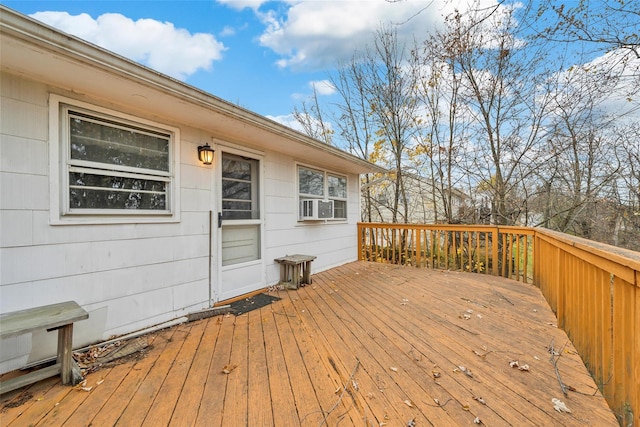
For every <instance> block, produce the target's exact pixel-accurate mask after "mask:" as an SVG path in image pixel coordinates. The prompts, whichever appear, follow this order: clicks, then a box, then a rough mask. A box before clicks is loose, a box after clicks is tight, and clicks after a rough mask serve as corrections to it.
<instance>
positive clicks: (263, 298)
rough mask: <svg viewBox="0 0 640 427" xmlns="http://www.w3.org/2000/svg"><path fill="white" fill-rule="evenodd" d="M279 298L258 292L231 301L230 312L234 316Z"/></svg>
mask: <svg viewBox="0 0 640 427" xmlns="http://www.w3.org/2000/svg"><path fill="white" fill-rule="evenodd" d="M278 300H280V298H278V297H274V296H271V295H267V294H258V295H255V296H252V297H249V298H245V299H241V300H239V301H236V302H232V303H231V312H232V313H233V314H235V315H236V316H240V315H241V314H244V313H248V312H250V311H251V310H255V309H256V308H262V307H264V306H265V305H269V304H271V303H272V302H274V301H278Z"/></svg>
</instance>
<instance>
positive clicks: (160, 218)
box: [49, 215, 180, 225]
mask: <svg viewBox="0 0 640 427" xmlns="http://www.w3.org/2000/svg"><path fill="white" fill-rule="evenodd" d="M178 222H180V218H179V217H178V216H177V215H157V216H142V215H117V216H116V215H104V216H100V215H91V216H83V215H65V216H60V217H57V218H51V219H50V220H49V225H109V224H168V223H178Z"/></svg>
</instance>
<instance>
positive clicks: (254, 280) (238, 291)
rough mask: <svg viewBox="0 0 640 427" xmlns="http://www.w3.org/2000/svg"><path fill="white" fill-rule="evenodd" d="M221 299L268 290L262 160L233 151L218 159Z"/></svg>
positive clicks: (226, 152) (225, 152)
mask: <svg viewBox="0 0 640 427" xmlns="http://www.w3.org/2000/svg"><path fill="white" fill-rule="evenodd" d="M219 162H220V164H219V167H218V168H217V170H218V171H220V172H219V174H218V183H219V186H218V188H219V189H220V191H219V201H218V208H219V211H218V224H217V225H218V235H217V237H218V239H217V241H218V242H219V243H218V254H219V256H218V257H217V259H218V271H219V276H218V292H217V294H218V300H219V301H224V300H227V299H230V298H234V297H237V296H239V295H243V294H246V293H248V292H252V291H255V290H258V289H261V288H264V287H265V267H264V262H263V257H262V252H263V248H262V240H263V239H262V235H263V221H264V218H263V216H264V214H263V212H262V211H263V209H262V206H261V204H262V189H261V188H262V185H261V183H262V176H261V175H262V159H261V157H259V156H256V155H250V156H247V155H246V154H245V153H242V152H237V151H233V150H228V151H225V149H224V148H222V155H221V156H219Z"/></svg>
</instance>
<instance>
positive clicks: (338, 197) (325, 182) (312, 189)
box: [298, 166, 347, 219]
mask: <svg viewBox="0 0 640 427" xmlns="http://www.w3.org/2000/svg"><path fill="white" fill-rule="evenodd" d="M298 198H299V199H301V200H302V199H319V200H325V201H333V219H346V218H347V178H346V177H345V176H342V175H339V174H335V173H332V172H328V171H324V170H319V169H312V168H308V167H304V166H299V167H298Z"/></svg>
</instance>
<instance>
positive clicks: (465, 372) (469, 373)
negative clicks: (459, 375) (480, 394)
mask: <svg viewBox="0 0 640 427" xmlns="http://www.w3.org/2000/svg"><path fill="white" fill-rule="evenodd" d="M458 368H459V369H460V372H464V374H465V375H466V376H468V377H471V378H473V373H472V372H471V369H469V368H467V367H465V366H458Z"/></svg>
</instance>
